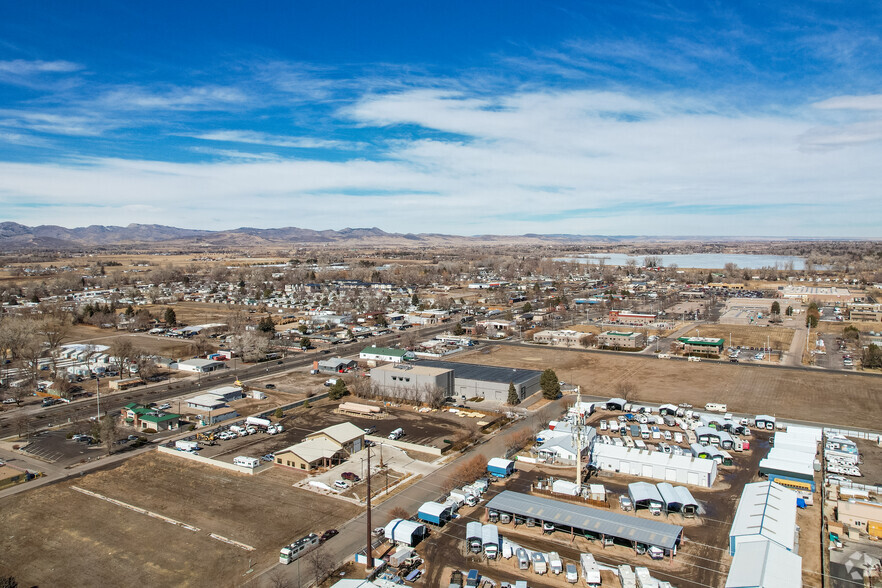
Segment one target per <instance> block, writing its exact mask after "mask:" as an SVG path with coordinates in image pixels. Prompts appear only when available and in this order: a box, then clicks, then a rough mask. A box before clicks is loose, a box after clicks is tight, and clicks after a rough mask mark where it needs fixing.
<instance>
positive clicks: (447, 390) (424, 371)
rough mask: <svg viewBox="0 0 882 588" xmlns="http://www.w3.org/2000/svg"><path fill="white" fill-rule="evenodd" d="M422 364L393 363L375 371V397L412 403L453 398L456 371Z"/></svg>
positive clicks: (372, 380) (372, 376) (373, 374)
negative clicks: (399, 399) (377, 395)
mask: <svg viewBox="0 0 882 588" xmlns="http://www.w3.org/2000/svg"><path fill="white" fill-rule="evenodd" d="M424 363H426V362H420V363H392V364H386V365H383V366H380V367H376V368H373V369H372V370H371V388H372V389H373V391H374V393H375V394H380V395H382V396H387V397H394V398H401V399H402V400H409V401H412V402H433V401H437V400H438V399H439V398H440V400H441V401H442V402H443V400H444V399H445V398H447V397H448V396H452V395H453V383H454V378H453V370H451V369H449V368H439V367H432V366H427V365H424Z"/></svg>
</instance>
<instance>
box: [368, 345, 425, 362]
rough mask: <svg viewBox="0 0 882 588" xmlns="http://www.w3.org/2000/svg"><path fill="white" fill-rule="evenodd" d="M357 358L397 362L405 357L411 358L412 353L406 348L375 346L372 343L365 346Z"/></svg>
mask: <svg viewBox="0 0 882 588" xmlns="http://www.w3.org/2000/svg"><path fill="white" fill-rule="evenodd" d="M358 357H359V359H364V360H366V361H387V362H390V363H399V362H402V361H404V360H405V359H413V353H412V352H410V351H408V350H407V349H394V348H391V347H377V346H375V345H372V346H370V347H365V348H364V349H362V350H361V353H359V354H358Z"/></svg>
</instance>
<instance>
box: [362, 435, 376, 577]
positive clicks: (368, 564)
mask: <svg viewBox="0 0 882 588" xmlns="http://www.w3.org/2000/svg"><path fill="white" fill-rule="evenodd" d="M365 501H366V503H367V549H366V550H365V556H366V559H365V564H364V571H365V572H367V573H368V575H370V573H371V571H372V570H373V569H374V554H373V549H372V547H371V540H372V539H373V530H372V529H371V447H370V445H368V447H367V498H366V499H365Z"/></svg>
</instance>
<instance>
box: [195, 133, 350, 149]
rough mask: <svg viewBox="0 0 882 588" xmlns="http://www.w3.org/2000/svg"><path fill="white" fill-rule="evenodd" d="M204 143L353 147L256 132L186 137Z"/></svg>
mask: <svg viewBox="0 0 882 588" xmlns="http://www.w3.org/2000/svg"><path fill="white" fill-rule="evenodd" d="M185 136H188V137H192V138H194V139H202V140H203V141H222V142H226V143H246V144H251V145H269V146H272V147H292V148H297V149H330V148H335V149H346V148H348V147H353V145H352V144H350V143H347V142H345V141H334V140H329V139H316V138H313V137H287V136H284V135H271V134H268V133H259V132H256V131H232V130H231V131H211V132H208V133H198V134H193V135H185Z"/></svg>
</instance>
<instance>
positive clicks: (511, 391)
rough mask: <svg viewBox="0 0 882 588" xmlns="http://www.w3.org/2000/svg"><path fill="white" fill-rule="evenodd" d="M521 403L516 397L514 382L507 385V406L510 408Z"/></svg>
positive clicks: (518, 397)
mask: <svg viewBox="0 0 882 588" xmlns="http://www.w3.org/2000/svg"><path fill="white" fill-rule="evenodd" d="M520 403H521V397H520V396H518V391H517V390H515V385H514V382H509V383H508V404H509V405H511V406H517V405H518V404H520Z"/></svg>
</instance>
